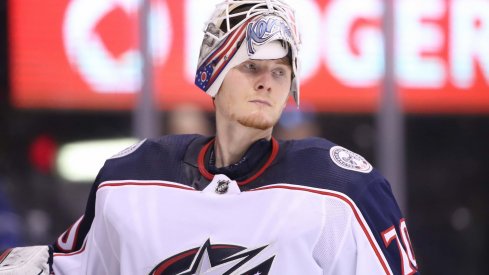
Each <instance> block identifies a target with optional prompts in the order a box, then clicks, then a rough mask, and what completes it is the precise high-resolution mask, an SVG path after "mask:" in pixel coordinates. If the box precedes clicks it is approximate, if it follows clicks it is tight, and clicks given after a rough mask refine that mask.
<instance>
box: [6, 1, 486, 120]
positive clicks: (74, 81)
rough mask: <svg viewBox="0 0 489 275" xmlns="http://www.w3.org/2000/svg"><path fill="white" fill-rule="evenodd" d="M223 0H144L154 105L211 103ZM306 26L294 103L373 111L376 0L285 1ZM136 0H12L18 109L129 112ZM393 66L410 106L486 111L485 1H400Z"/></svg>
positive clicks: (134, 77) (377, 71) (379, 65)
mask: <svg viewBox="0 0 489 275" xmlns="http://www.w3.org/2000/svg"><path fill="white" fill-rule="evenodd" d="M218 2H221V1H220V0H212V1H211V0H206V1H202V0H181V1H169V0H152V1H151V7H152V8H151V14H150V15H149V18H148V20H149V22H150V33H151V35H150V45H151V53H152V62H153V65H154V79H155V82H154V86H155V97H156V103H157V105H158V107H159V108H162V109H166V108H171V107H172V106H175V104H178V103H179V102H183V101H193V102H195V103H198V104H202V105H203V106H205V107H208V108H210V107H211V101H210V100H209V98H208V97H207V96H206V95H205V94H204V93H203V92H201V91H200V90H199V89H198V88H196V87H195V86H194V85H193V82H194V77H195V68H196V62H197V57H198V52H199V47H200V43H201V39H202V36H203V32H202V30H203V28H204V22H205V21H206V20H207V19H208V17H209V16H210V14H211V13H212V11H213V9H214V6H215V4H216V3H218ZM288 2H289V3H290V4H291V5H292V6H293V7H295V9H296V11H297V21H298V23H299V25H300V29H301V30H302V42H303V46H302V49H301V53H302V56H303V58H302V74H301V84H302V86H301V87H302V88H301V101H303V102H307V103H308V105H313V106H314V107H315V109H316V110H318V111H326V112H374V111H375V110H376V109H377V107H378V102H379V99H380V96H381V83H382V79H383V75H384V54H383V53H384V46H383V39H384V38H383V34H382V29H381V26H382V15H383V11H384V4H383V3H384V1H383V0H289V1H288ZM141 3H142V0H103V1H86V0H44V1H36V0H25V1H10V2H9V20H10V24H9V28H10V30H9V33H10V38H9V41H10V70H11V88H12V96H11V98H12V101H13V104H14V106H16V107H19V108H41V109H52V108H55V109H59V108H61V109H96V110H107V109H109V110H110V109H123V110H124V109H129V108H131V107H132V106H133V105H134V102H135V99H136V94H137V92H138V91H139V90H140V88H141V84H142V81H143V75H142V73H141V64H142V59H141V53H140V51H139V50H138V46H139V43H138V38H139V34H138V25H137V23H138V9H139V7H140V6H141ZM393 24H394V29H395V33H396V37H395V44H396V52H395V56H394V58H395V64H396V72H395V75H396V78H397V84H398V92H399V98H400V102H401V105H402V108H403V109H404V110H405V111H407V112H411V113H489V0H430V1H428V0H396V1H395V21H394V22H393Z"/></svg>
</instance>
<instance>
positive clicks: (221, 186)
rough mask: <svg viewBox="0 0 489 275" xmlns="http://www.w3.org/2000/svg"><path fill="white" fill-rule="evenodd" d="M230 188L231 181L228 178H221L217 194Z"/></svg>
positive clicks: (223, 192)
mask: <svg viewBox="0 0 489 275" xmlns="http://www.w3.org/2000/svg"><path fill="white" fill-rule="evenodd" d="M228 189H229V181H228V180H220V181H218V182H217V187H216V193H217V194H225V193H226V192H227V191H228Z"/></svg>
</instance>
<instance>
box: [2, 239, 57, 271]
mask: <svg viewBox="0 0 489 275" xmlns="http://www.w3.org/2000/svg"><path fill="white" fill-rule="evenodd" d="M52 259H53V250H52V248H51V247H50V246H47V245H43V246H27V247H16V248H10V249H7V250H6V251H5V252H4V253H3V254H2V255H0V275H14V274H15V275H17V274H23V275H24V274H25V275H45V274H46V275H49V274H50V272H51V265H52Z"/></svg>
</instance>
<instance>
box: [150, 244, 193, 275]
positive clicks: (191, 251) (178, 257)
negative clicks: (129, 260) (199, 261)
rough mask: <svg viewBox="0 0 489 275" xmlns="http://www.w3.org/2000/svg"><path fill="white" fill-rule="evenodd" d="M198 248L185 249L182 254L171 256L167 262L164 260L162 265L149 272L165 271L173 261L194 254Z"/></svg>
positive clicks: (158, 272)
mask: <svg viewBox="0 0 489 275" xmlns="http://www.w3.org/2000/svg"><path fill="white" fill-rule="evenodd" d="M198 250H199V249H198V248H194V249H191V250H189V251H185V252H183V253H182V254H180V255H177V256H175V257H174V258H171V259H170V260H169V261H168V262H165V263H164V264H163V265H161V266H159V267H158V269H156V270H155V271H154V272H152V273H151V274H160V273H161V272H163V271H165V270H166V269H167V268H168V267H169V266H171V265H172V264H174V263H175V262H178V261H180V260H181V259H183V258H186V257H188V256H191V255H194V254H196V253H197V252H198Z"/></svg>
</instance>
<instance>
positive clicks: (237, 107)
mask: <svg viewBox="0 0 489 275" xmlns="http://www.w3.org/2000/svg"><path fill="white" fill-rule="evenodd" d="M291 77H292V68H291V66H290V64H289V63H288V60H287V59H286V58H282V59H275V60H248V61H245V62H243V63H241V64H240V65H238V66H236V67H234V68H232V69H231V70H230V71H229V72H228V73H227V74H226V76H225V78H224V81H223V83H222V85H221V88H220V89H219V92H218V93H217V95H216V97H215V105H216V112H217V113H218V114H219V115H221V116H222V117H224V119H227V120H229V121H237V122H238V123H240V124H242V125H244V126H247V127H251V128H256V129H261V130H266V129H269V128H272V127H273V126H274V125H275V124H276V123H277V121H278V119H279V118H280V115H281V113H282V111H283V109H284V107H285V104H286V103H287V97H288V94H289V91H290V85H291Z"/></svg>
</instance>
